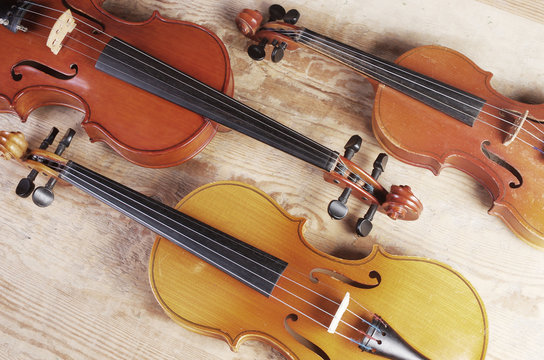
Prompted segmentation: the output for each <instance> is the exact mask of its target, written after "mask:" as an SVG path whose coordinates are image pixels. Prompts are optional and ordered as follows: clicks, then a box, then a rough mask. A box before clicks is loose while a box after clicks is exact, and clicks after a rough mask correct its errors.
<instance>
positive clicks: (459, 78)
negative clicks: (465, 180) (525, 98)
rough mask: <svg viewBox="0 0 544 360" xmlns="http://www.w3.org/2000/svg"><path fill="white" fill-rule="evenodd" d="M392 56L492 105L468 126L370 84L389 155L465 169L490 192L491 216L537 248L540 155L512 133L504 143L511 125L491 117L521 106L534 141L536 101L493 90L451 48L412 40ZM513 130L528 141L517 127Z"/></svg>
mask: <svg viewBox="0 0 544 360" xmlns="http://www.w3.org/2000/svg"><path fill="white" fill-rule="evenodd" d="M396 63H397V64H399V65H401V66H404V67H406V68H408V69H411V70H415V71H417V72H418V73H421V74H424V75H428V76H432V77H433V78H435V79H437V80H440V81H442V82H444V83H447V84H449V85H453V86H455V87H456V88H459V89H461V90H466V91H470V93H472V94H474V95H477V96H479V97H481V98H483V99H486V102H487V104H492V105H494V107H490V106H485V108H484V109H485V112H482V113H480V115H479V116H478V120H477V121H476V122H475V124H474V126H473V127H471V128H469V127H468V126H467V125H465V124H463V123H461V122H459V121H456V120H454V119H452V118H450V117H448V116H446V115H444V114H442V113H441V112H439V111H436V110H434V109H432V108H430V107H428V106H425V105H423V104H421V103H420V102H418V101H415V100H413V99H412V98H410V97H408V96H406V95H403V94H401V93H399V92H398V91H395V90H392V89H390V88H387V87H385V86H383V85H379V84H376V83H374V85H375V88H376V99H375V106H374V110H373V119H372V124H373V130H374V134H375V136H376V138H377V139H378V141H379V142H380V144H381V145H382V146H383V147H384V148H385V149H386V150H387V151H388V152H389V153H390V154H392V155H393V156H395V157H396V158H398V159H400V160H402V161H404V162H407V163H409V164H412V165H416V166H420V167H424V168H427V169H429V170H431V171H432V172H433V173H434V174H436V175H437V174H438V173H439V172H440V170H441V169H443V168H444V167H454V168H457V169H459V170H462V171H464V172H466V173H467V174H469V175H471V176H472V177H474V178H475V179H476V180H477V181H478V182H480V183H481V184H482V185H483V186H484V187H485V188H486V189H487V190H488V191H489V193H490V194H491V196H492V197H493V206H492V207H491V209H490V210H489V213H490V214H493V215H496V216H499V217H500V218H501V219H502V220H503V221H504V222H505V223H506V224H507V225H508V226H509V227H510V228H511V229H512V231H513V232H514V233H515V234H517V235H518V236H519V237H520V238H521V239H523V240H525V241H527V243H529V244H530V245H533V246H536V247H539V248H543V247H544V217H543V216H542V213H543V211H544V201H543V200H542V188H541V186H540V184H541V182H542V179H544V167H542V166H541V165H542V163H543V157H544V154H543V153H541V152H539V151H536V150H535V149H533V148H532V147H530V146H528V145H527V144H525V143H523V142H522V141H520V140H519V139H517V140H514V141H513V142H512V143H511V144H510V145H507V146H506V145H504V144H503V141H504V138H505V136H506V135H505V132H511V131H512V130H511V129H510V128H511V126H510V124H509V123H507V122H504V121H500V120H499V119H500V118H504V116H505V114H503V113H501V111H500V110H499V109H504V110H508V111H511V112H512V111H513V112H516V113H519V114H523V113H524V112H526V111H529V116H530V118H528V120H527V122H531V124H527V125H525V127H526V128H527V129H532V128H534V133H535V134H536V135H537V136H538V137H539V138H540V139H541V140H542V139H544V136H543V134H544V133H543V131H544V126H543V124H542V121H544V106H543V105H530V104H525V103H520V102H517V101H514V100H511V99H508V98H506V97H504V96H502V95H501V94H499V93H497V92H496V91H495V90H494V89H493V88H492V87H491V84H490V80H491V77H492V74H491V73H489V72H486V71H484V70H482V69H480V68H479V67H478V66H476V65H475V64H474V63H473V62H472V61H470V60H469V59H468V58H466V57H465V56H463V55H462V54H460V53H458V52H456V51H453V50H451V49H447V48H444V47H438V46H425V47H418V48H415V49H413V50H411V51H409V52H407V53H406V54H404V55H403V56H401V57H400V58H399V59H398V60H397V62H396ZM452 69H455V71H452ZM531 119H532V120H531ZM480 120H481V121H480ZM509 121H510V122H513V121H514V119H510V120H509ZM537 121H540V122H537ZM484 122H485V123H484ZM486 123H488V124H491V125H492V126H488V125H487V124H486ZM496 128H498V129H502V130H503V131H498V130H497V129H496ZM519 136H520V137H522V138H524V139H525V140H527V141H530V140H529V138H528V137H527V135H524V134H523V133H520V135H519ZM541 150H542V148H541ZM486 153H487V155H486ZM490 154H491V155H490ZM493 154H494V155H495V156H493ZM490 157H491V158H494V159H495V160H492V159H490ZM516 174H517V176H516Z"/></svg>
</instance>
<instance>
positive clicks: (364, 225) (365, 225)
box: [355, 153, 388, 236]
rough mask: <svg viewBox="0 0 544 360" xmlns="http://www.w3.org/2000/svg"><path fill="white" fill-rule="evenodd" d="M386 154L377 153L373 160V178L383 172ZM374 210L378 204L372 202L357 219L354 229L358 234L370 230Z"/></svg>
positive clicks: (361, 234) (367, 232) (366, 233)
mask: <svg viewBox="0 0 544 360" xmlns="http://www.w3.org/2000/svg"><path fill="white" fill-rule="evenodd" d="M387 160H388V157H387V154H384V153H381V154H379V155H378V157H377V158H376V160H375V161H374V165H373V167H374V168H373V169H372V174H371V175H370V176H372V178H374V179H375V180H378V178H379V177H380V175H381V174H382V173H383V172H384V170H385V166H386V165H387ZM376 210H378V205H376V204H372V205H370V208H369V209H368V211H367V212H366V214H365V215H364V216H363V217H362V218H359V220H357V225H356V226H355V231H356V232H357V234H358V235H359V236H367V235H368V234H370V232H371V231H372V220H373V219H374V214H376Z"/></svg>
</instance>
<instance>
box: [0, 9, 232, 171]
mask: <svg viewBox="0 0 544 360" xmlns="http://www.w3.org/2000/svg"><path fill="white" fill-rule="evenodd" d="M64 3H67V4H68V5H69V6H70V8H71V9H72V14H73V15H74V18H75V19H76V20H77V21H78V23H79V25H78V27H77V28H76V30H75V31H73V32H72V33H71V35H70V36H71V37H72V38H73V39H72V38H71V39H67V40H66V42H65V44H64V45H65V47H63V48H62V49H61V51H60V52H59V54H58V55H55V54H53V53H52V52H51V50H50V49H49V48H48V47H47V46H46V39H47V36H48V35H49V32H50V29H49V28H45V27H43V26H35V27H33V28H32V29H31V31H29V32H28V33H25V32H22V31H19V32H17V33H12V32H10V31H8V30H7V29H5V28H3V27H2V28H0V33H1V37H2V42H3V47H4V49H9V50H6V51H4V52H3V54H2V57H1V58H0V68H2V69H3V71H2V72H1V75H0V84H2V87H1V89H0V112H10V113H14V114H17V115H18V116H20V117H21V119H23V121H26V119H27V118H28V116H29V114H30V113H31V112H32V111H33V110H35V109H36V108H39V107H41V106H45V105H61V106H66V107H69V108H73V109H76V110H79V111H81V112H83V113H84V114H85V117H84V119H83V122H82V125H83V127H84V128H85V131H86V132H87V134H88V135H89V137H90V139H91V141H101V142H105V143H107V144H108V145H109V146H111V147H112V148H113V149H114V150H115V151H116V152H118V153H119V154H120V155H122V156H123V157H124V158H126V159H127V160H129V161H131V162H133V163H136V164H138V165H143V166H147V167H166V166H173V165H176V164H180V163H182V162H184V161H186V160H188V159H190V158H191V157H193V156H194V155H196V154H197V153H198V152H199V151H200V150H201V149H202V148H203V147H204V146H205V145H206V144H207V143H208V142H209V141H210V140H211V139H212V138H213V136H214V134H215V133H216V130H217V129H218V125H217V124H216V123H214V122H211V121H209V120H208V119H206V118H205V117H203V116H201V115H198V114H196V113H194V112H191V111H189V110H187V109H185V108H183V107H180V106H178V105H176V104H173V103H171V102H168V101H165V100H164V99H162V98H160V97H157V96H153V95H151V94H149V93H148V92H146V91H144V90H141V89H139V88H137V87H134V86H131V85H129V84H127V83H125V82H123V81H120V80H118V79H116V78H113V77H111V76H109V75H107V74H105V73H103V72H101V71H98V70H97V69H95V63H96V59H97V58H98V57H99V55H100V53H101V52H102V51H103V49H104V47H105V44H106V43H107V42H108V41H110V37H109V36H114V37H117V38H120V39H122V40H124V41H125V42H127V43H129V44H131V45H133V46H135V47H137V48H138V49H140V50H142V51H144V52H146V53H147V54H149V55H151V56H154V57H156V58H158V59H161V60H162V61H164V62H165V63H167V64H169V65H170V66H172V67H174V68H177V69H182V70H183V72H185V73H186V74H188V75H190V76H192V77H194V78H196V79H198V80H200V81H202V82H204V83H205V84H207V85H209V86H211V87H212V88H214V89H216V90H219V91H221V92H224V93H225V94H227V95H229V96H230V95H232V93H233V91H234V82H233V76H232V72H231V68H230V60H229V56H228V53H227V51H226V49H225V47H224V45H223V43H222V42H221V41H220V40H219V38H218V37H217V36H216V35H215V34H213V33H212V32H210V31H209V30H207V29H205V28H203V27H201V26H198V25H195V24H193V23H189V22H183V21H177V20H170V19H165V18H163V17H161V16H160V15H159V13H158V12H154V13H153V15H152V16H151V17H150V18H149V19H148V20H146V21H144V22H139V23H134V22H127V21H125V20H122V19H119V18H117V17H115V16H113V15H111V14H109V13H107V12H106V11H105V10H104V9H102V7H101V5H102V3H103V0H67V1H65V2H63V1H62V0H44V1H40V2H39V4H41V5H43V6H47V7H50V8H54V9H59V10H62V11H64V10H66V7H65V6H64ZM30 10H31V11H39V12H41V13H43V14H44V15H46V16H50V17H52V20H48V21H47V26H49V27H50V26H52V25H53V24H54V23H55V20H54V19H56V18H58V17H59V16H60V14H61V13H59V12H56V11H53V10H48V9H45V8H42V7H37V6H36V5H35V7H33V8H31V9H30ZM31 11H30V12H28V13H27V14H26V15H25V18H27V19H29V22H27V24H28V23H30V24H32V22H31V21H34V22H41V23H44V22H45V20H43V19H44V17H38V16H37V15H35V14H33V13H32V12H31ZM83 21H84V22H86V23H87V24H90V25H92V26H94V27H96V28H97V29H99V30H101V31H103V32H104V33H102V32H99V31H95V30H94V29H93V28H92V27H90V26H86V25H83V24H82V22H83ZM106 34H108V35H109V36H108V35H106ZM91 37H92V38H96V39H97V40H94V39H91ZM78 41H80V42H81V43H80V42H78ZM82 43H85V44H89V45H90V46H92V48H93V49H94V50H93V49H90V48H87V47H86V46H84V45H83V44H82ZM9 70H11V72H10V71H9Z"/></svg>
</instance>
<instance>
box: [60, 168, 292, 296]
mask: <svg viewBox="0 0 544 360" xmlns="http://www.w3.org/2000/svg"><path fill="white" fill-rule="evenodd" d="M59 177H60V178H61V179H63V180H65V181H66V182H68V183H70V184H72V185H73V186H75V187H77V188H79V189H81V190H83V191H85V192H86V193H88V194H89V195H91V196H93V197H94V198H96V199H98V200H100V201H102V202H103V203H105V204H107V205H109V206H111V207H112V208H114V209H116V210H118V211H120V212H121V213H123V214H125V215H127V216H128V217H129V218H131V219H133V220H136V221H137V222H139V223H140V224H142V225H144V226H145V227H147V228H148V229H150V230H151V231H153V232H154V233H156V234H158V235H160V236H162V237H164V238H165V239H168V240H170V241H171V242H173V243H174V244H176V245H178V246H180V247H181V248H183V249H185V250H187V251H189V252H190V253H192V254H193V255H195V256H197V257H199V258H200V259H202V260H204V261H206V262H208V263H209V264H211V265H213V266H215V267H216V268H218V269H220V270H222V271H223V272H225V273H227V274H228V275H230V276H232V277H234V278H235V279H237V280H239V281H240V282H242V283H244V284H246V285H247V286H249V287H251V288H253V289H254V290H256V291H258V292H260V293H261V294H263V295H265V296H270V294H271V293H272V290H273V289H274V287H275V285H276V282H277V281H278V279H279V277H280V275H281V274H282V273H283V271H284V270H285V268H286V267H287V263H285V262H284V261H282V260H280V259H278V258H276V257H274V256H272V255H270V254H267V253H265V252H263V251H261V250H259V249H257V248H255V247H253V246H251V245H249V244H246V243H244V242H242V241H240V240H238V239H236V238H234V237H232V236H230V235H227V234H225V233H223V232H221V231H219V230H217V229H214V228H212V227H211V226H208V225H206V224H204V223H203V222H201V221H198V220H196V219H194V218H192V217H190V216H188V215H185V214H183V213H181V212H179V211H177V210H175V209H173V208H171V207H169V206H166V205H164V204H162V203H160V202H158V201H156V200H154V199H152V198H150V197H147V196H145V195H143V194H141V193H139V192H137V191H134V190H132V189H130V188H128V187H126V186H124V185H121V184H119V183H117V182H115V181H113V180H111V179H108V178H106V177H104V176H102V175H100V174H98V173H96V172H94V171H92V170H89V169H87V168H85V167H83V166H81V165H79V164H77V163H75V162H72V161H69V162H68V163H67V165H66V166H65V167H64V169H63V170H61V171H60V175H59ZM255 264H262V265H264V266H255Z"/></svg>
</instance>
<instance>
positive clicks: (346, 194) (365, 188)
mask: <svg viewBox="0 0 544 360" xmlns="http://www.w3.org/2000/svg"><path fill="white" fill-rule="evenodd" d="M361 144H362V139H361V137H360V136H358V135H353V136H352V137H351V138H350V139H349V140H348V142H347V143H346V145H345V146H344V149H345V152H344V156H343V157H340V160H339V162H338V164H337V165H336V168H335V169H334V170H333V171H331V172H330V173H325V180H326V181H328V182H331V183H334V184H336V185H342V186H343V187H344V190H343V191H342V194H341V195H340V197H338V199H337V200H332V201H331V202H330V203H329V206H328V208H327V211H328V213H329V215H330V217H331V218H332V219H334V220H341V219H343V218H344V217H345V216H346V215H347V214H348V207H347V205H346V204H347V201H348V199H349V198H350V196H355V197H357V198H360V199H361V200H363V201H366V202H368V203H369V205H370V207H369V209H368V211H367V212H366V214H365V215H364V216H363V217H361V218H359V219H358V221H357V224H356V226H355V231H356V233H357V234H358V235H359V236H367V235H368V234H370V232H371V231H372V220H373V219H374V215H375V214H376V212H377V211H380V212H382V213H385V214H386V215H387V216H389V217H390V218H391V219H393V220H415V219H417V218H418V217H419V214H420V213H421V211H422V210H423V205H422V204H421V202H420V201H419V200H418V199H417V198H416V197H415V196H414V194H413V193H412V190H411V189H410V187H409V186H406V185H400V186H399V185H393V186H391V190H390V191H389V192H388V191H386V190H385V189H384V188H383V187H382V186H381V185H380V184H379V183H378V178H379V177H380V175H381V174H382V173H383V172H384V170H385V166H386V164H387V160H388V157H387V154H385V153H381V154H379V155H378V157H377V158H376V160H375V161H374V164H373V169H372V173H371V174H370V175H369V174H367V173H366V172H364V171H363V170H362V169H360V168H359V167H358V166H357V165H355V164H353V163H352V162H351V158H352V157H353V156H354V155H355V154H356V153H357V152H358V151H359V150H360V149H361Z"/></svg>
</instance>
